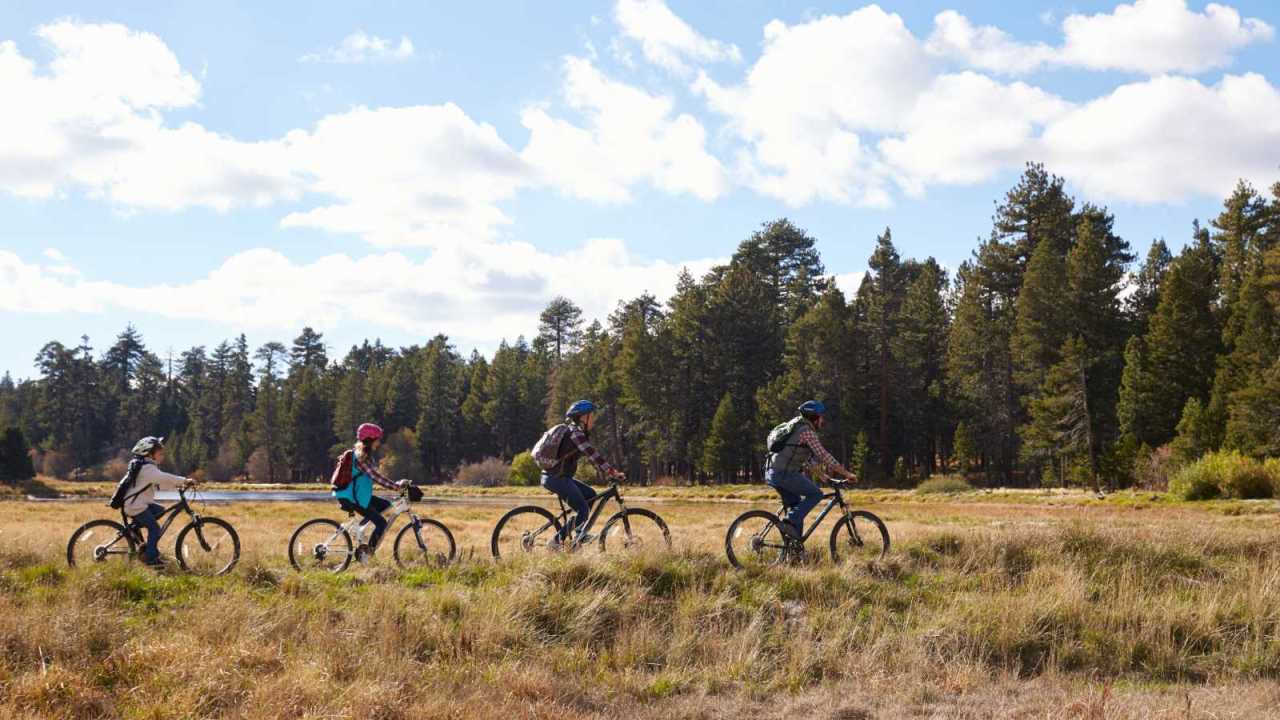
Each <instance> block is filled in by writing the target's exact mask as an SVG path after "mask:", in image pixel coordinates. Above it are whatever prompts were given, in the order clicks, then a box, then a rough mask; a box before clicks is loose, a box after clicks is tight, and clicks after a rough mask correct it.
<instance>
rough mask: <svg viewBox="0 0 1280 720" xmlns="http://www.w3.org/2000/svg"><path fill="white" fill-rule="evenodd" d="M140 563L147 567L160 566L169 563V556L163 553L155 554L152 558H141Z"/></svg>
mask: <svg viewBox="0 0 1280 720" xmlns="http://www.w3.org/2000/svg"><path fill="white" fill-rule="evenodd" d="M142 564H143V565H146V566H147V567H154V568H162V567H165V566H167V565H168V564H169V558H167V557H165V556H163V555H156V556H155V557H154V558H143V559H142Z"/></svg>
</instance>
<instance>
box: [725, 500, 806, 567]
mask: <svg viewBox="0 0 1280 720" xmlns="http://www.w3.org/2000/svg"><path fill="white" fill-rule="evenodd" d="M753 520H755V521H763V522H764V523H765V527H764V528H762V529H760V530H758V531H755V532H750V531H746V527H747V525H748V523H749V522H751V521H753ZM770 530H772V532H773V533H775V534H776V536H777V540H776V541H774V542H772V543H765V542H764V539H765V536H766V535H768V534H769V532H770ZM744 533H745V536H746V537H747V538H748V542H747V546H746V547H745V548H743V550H744V551H749V552H751V553H752V554H753V555H754V559H752V558H751V557H739V554H738V551H736V550H735V549H734V547H733V541H734V540H735V539H738V538H742V537H744ZM785 537H786V536H785V535H784V534H783V532H782V521H781V520H779V519H778V516H777V515H774V514H773V513H771V512H769V511H767V510H748V511H746V512H744V513H742V514H741V515H739V516H738V517H737V518H735V519H734V521H733V522H732V523H730V524H729V529H728V530H727V531H726V532H725V536H724V551H725V554H726V555H728V556H729V564H730V565H733V566H734V567H735V568H738V569H739V570H743V569H746V568H747V567H748V566H752V565H778V564H780V563H782V562H784V561H786V559H787V558H788V556H789V554H790V551H789V548H788V546H787V542H786V540H785ZM765 548H767V549H768V550H770V551H771V553H770V555H768V556H766V555H765V554H764V553H763V552H762V551H763V549H765ZM772 551H776V557H772V555H773V554H775V553H774V552H772Z"/></svg>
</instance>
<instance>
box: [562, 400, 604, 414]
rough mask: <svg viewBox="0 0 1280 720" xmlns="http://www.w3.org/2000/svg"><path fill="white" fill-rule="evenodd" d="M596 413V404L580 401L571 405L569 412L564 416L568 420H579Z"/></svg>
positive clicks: (565, 412) (566, 411)
mask: <svg viewBox="0 0 1280 720" xmlns="http://www.w3.org/2000/svg"><path fill="white" fill-rule="evenodd" d="M595 411H596V404H595V403H593V402H591V401H590V400H579V401H578V402H576V403H574V404H572V405H570V406H569V409H568V410H565V411H564V416H565V417H567V418H578V417H582V416H583V415H586V414H587V413H592V412H595Z"/></svg>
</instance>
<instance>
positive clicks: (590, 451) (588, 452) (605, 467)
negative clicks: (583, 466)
mask: <svg viewBox="0 0 1280 720" xmlns="http://www.w3.org/2000/svg"><path fill="white" fill-rule="evenodd" d="M569 439H570V440H573V444H574V445H575V446H577V448H578V452H579V453H582V454H583V455H585V456H587V457H588V458H590V460H591V462H592V463H593V464H594V465H595V466H596V467H597V468H600V473H601V474H602V475H608V474H609V473H611V472H613V466H612V465H610V464H609V461H608V460H605V459H604V456H603V455H601V454H600V451H599V450H596V447H595V445H592V444H591V440H590V439H589V438H588V437H587V434H586V433H585V432H583V431H582V428H580V427H578V426H577V424H576V423H569Z"/></svg>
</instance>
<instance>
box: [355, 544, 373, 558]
mask: <svg viewBox="0 0 1280 720" xmlns="http://www.w3.org/2000/svg"><path fill="white" fill-rule="evenodd" d="M355 556H356V562H358V563H367V562H369V561H370V560H371V559H373V548H371V547H369V546H368V545H366V544H364V543H360V545H359V546H357V547H356V552H355Z"/></svg>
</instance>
